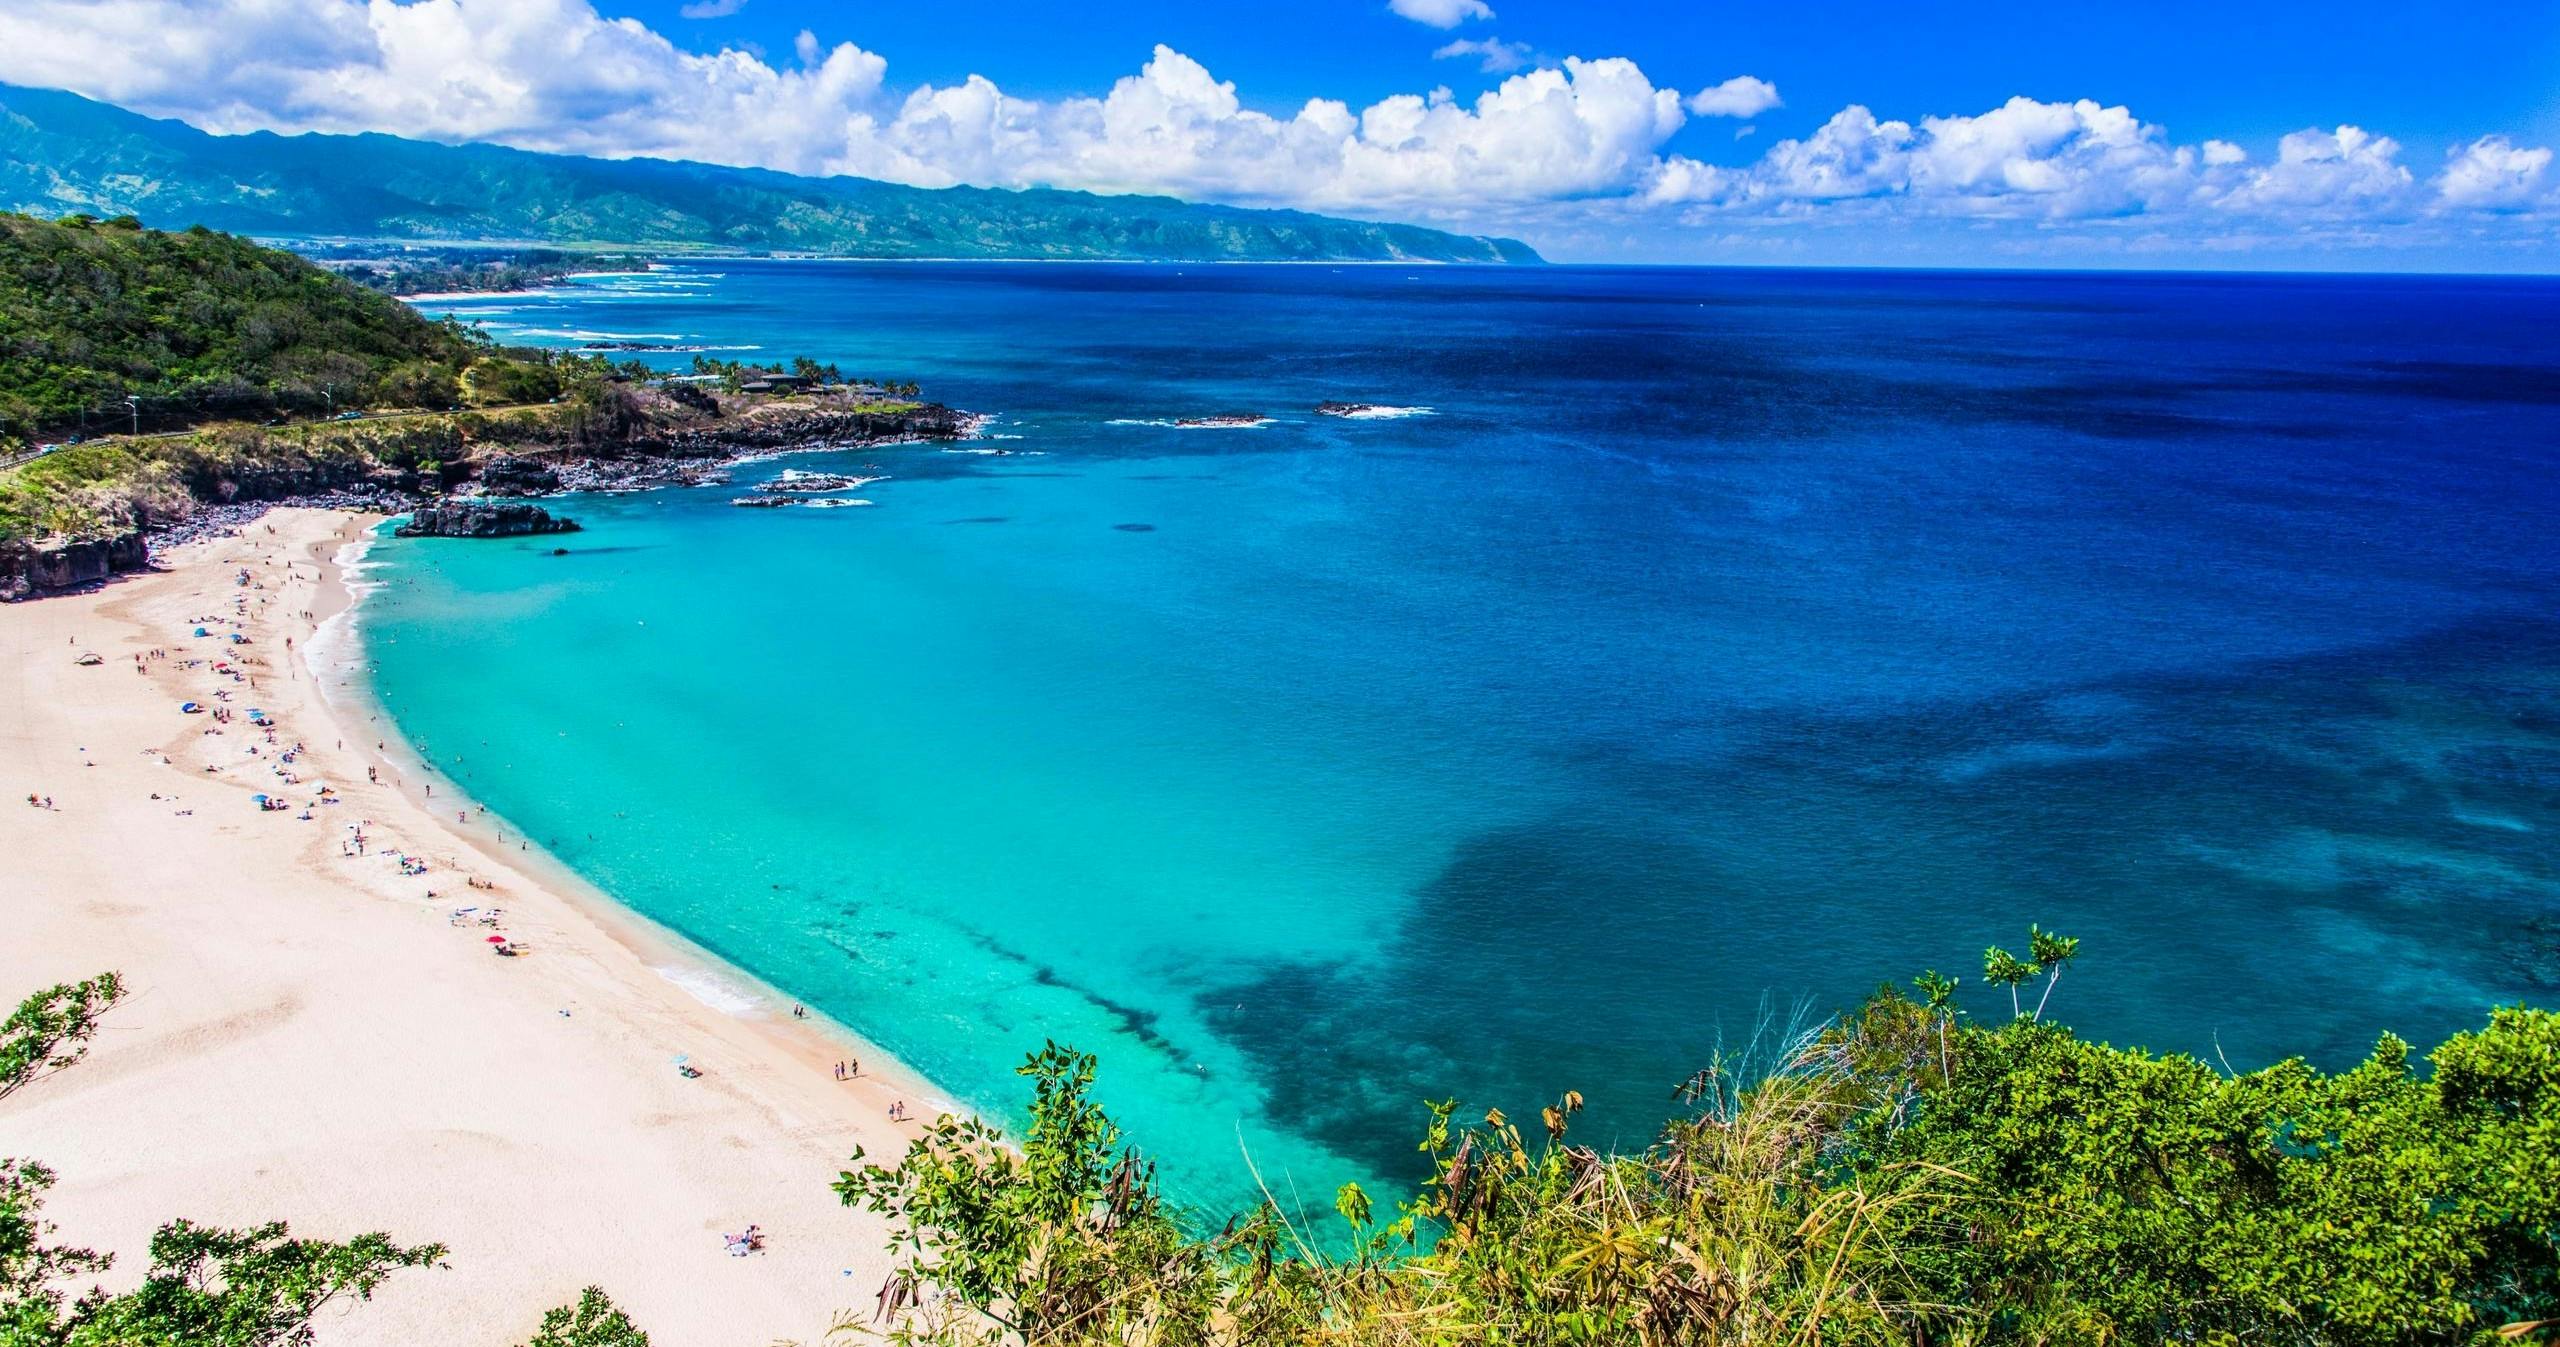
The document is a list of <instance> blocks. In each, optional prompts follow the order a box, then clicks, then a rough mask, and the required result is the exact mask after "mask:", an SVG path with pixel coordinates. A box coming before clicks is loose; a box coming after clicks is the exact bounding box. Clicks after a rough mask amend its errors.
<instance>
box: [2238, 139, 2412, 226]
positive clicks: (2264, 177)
mask: <svg viewBox="0 0 2560 1347" xmlns="http://www.w3.org/2000/svg"><path fill="white" fill-rule="evenodd" d="M2415 184H2416V179H2414V178H2412V177H2411V176H2410V174H2409V170H2408V169H2407V168H2406V167H2404V166H2402V165H2401V163H2400V143H2399V142H2398V141H2396V140H2393V139H2392V138H2390V137H2389V136H2377V135H2374V134H2372V133H2370V132H2368V131H2366V130H2364V129H2363V128H2362V127H2356V126H2341V127H2339V128H2338V129H2336V130H2334V131H2317V130H2313V131H2296V132H2294V133H2293V134H2291V135H2289V136H2286V137H2285V138H2284V139H2282V140H2280V141H2278V142H2276V159H2275V162H2274V163H2272V164H2269V165H2267V166H2266V167H2264V168H2260V169H2256V170H2254V171H2252V172H2250V173H2249V174H2248V176H2247V178H2246V179H2245V180H2244V181H2243V182H2242V183H2241V184H2240V185H2239V186H2238V187H2237V188H2235V189H2233V190H2232V191H2231V192H2230V193H2228V194H2227V195H2225V196H2224V197H2223V198H2222V200H2221V204H2223V205H2224V206H2226V207H2230V208H2233V209H2269V210H2285V209H2291V210H2295V211H2300V212H2307V213H2315V214H2319V215H2323V216H2330V215H2335V214H2338V213H2340V212H2347V211H2359V210H2362V211H2376V210H2379V211H2389V210H2394V209H2397V208H2399V207H2401V206H2404V205H2405V204H2407V203H2408V201H2409V199H2410V198H2411V197H2412V195H2413V188H2414V187H2415Z"/></svg>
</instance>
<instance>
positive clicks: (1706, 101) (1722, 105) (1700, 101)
mask: <svg viewBox="0 0 2560 1347" xmlns="http://www.w3.org/2000/svg"><path fill="white" fill-rule="evenodd" d="M1777 106H1778V86H1777V85H1774V84H1771V83H1770V82H1769V81H1767V80H1764V79H1760V78H1758V77H1757V76H1753V75H1736V76H1734V77H1733V78H1732V79H1729V80H1726V81H1725V82H1724V83H1722V84H1719V85H1715V86H1714V87H1712V88H1706V89H1700V90H1699V91H1697V92H1696V93H1694V94H1691V95H1689V110H1690V111H1691V112H1694V113H1696V114H1698V115H1699V116H1701V117H1757V116H1759V115H1760V114H1761V113H1764V112H1767V111H1768V110H1769V109H1771V108H1774V107H1777Z"/></svg>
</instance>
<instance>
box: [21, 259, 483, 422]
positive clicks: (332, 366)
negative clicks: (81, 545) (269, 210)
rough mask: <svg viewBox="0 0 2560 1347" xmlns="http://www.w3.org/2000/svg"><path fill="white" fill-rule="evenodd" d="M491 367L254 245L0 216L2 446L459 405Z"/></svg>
mask: <svg viewBox="0 0 2560 1347" xmlns="http://www.w3.org/2000/svg"><path fill="white" fill-rule="evenodd" d="M481 354H482V350H481V344H480V343H477V342H475V341H474V340H473V339H472V337H471V336H470V335H469V334H468V333H466V332H464V331H462V330H461V329H458V328H454V327H451V326H448V325H440V324H436V323H431V322H428V321H427V320H426V319H424V318H422V317H420V316H419V315H418V314H417V312H416V311H415V310H412V309H410V308H409V307H408V306H406V305H404V304H401V303H400V302H398V301H397V300H393V299H390V298H388V297H386V296H383V295H378V294H375V293H373V292H371V291H367V290H364V289H361V288H358V287H356V286H354V285H350V284H348V283H346V282H344V281H342V280H339V279H338V278H336V277H334V276H331V275H330V274H329V273H327V272H325V271H323V270H321V269H320V268H318V267H315V266H313V265H311V264H310V263H308V262H305V261H303V260H301V259H300V258H297V257H294V256H293V255H291V254H289V253H283V252H278V251H276V250H274V249H271V248H261V247H259V246H257V245H256V244H253V243H250V242H248V241H247V240H245V239H238V238H233V237H230V236H229V235H225V234H216V233H213V232H211V231H210V230H202V229H197V230H190V231H187V232H185V233H162V232H159V231H156V230H148V229H144V228H142V227H141V226H140V225H139V224H137V223H135V222H134V221H133V220H132V219H131V218H130V217H125V218H122V219H117V220H109V221H103V222H102V221H96V220H92V219H90V218H89V217H87V216H79V215H75V216H71V217H68V218H66V219H63V220H60V221H52V222H47V221H42V220H35V219H31V218H28V217H25V216H17V215H0V439H5V438H7V437H9V436H12V435H14V436H16V437H18V438H20V439H34V438H37V437H39V436H46V435H64V434H72V433H77V432H80V431H81V430H83V429H84V428H85V429H86V430H87V431H88V432H89V433H91V434H98V433H104V432H108V431H120V430H129V429H136V428H139V429H145V430H162V429H167V428H170V427H172V426H183V425H192V424H196V423H198V422H201V421H205V420H210V419H216V418H227V419H237V420H260V419H266V418H269V417H273V416H276V415H279V414H286V413H303V414H323V413H326V412H330V411H343V410H347V409H350V408H359V407H370V406H376V405H402V406H430V407H433V406H451V405H453V396H452V390H453V387H454V381H455V376H456V375H457V374H458V373H459V372H460V370H461V369H462V368H463V367H464V366H465V365H467V364H468V363H470V362H471V361H472V360H474V359H477V358H479V357H480V356H481Z"/></svg>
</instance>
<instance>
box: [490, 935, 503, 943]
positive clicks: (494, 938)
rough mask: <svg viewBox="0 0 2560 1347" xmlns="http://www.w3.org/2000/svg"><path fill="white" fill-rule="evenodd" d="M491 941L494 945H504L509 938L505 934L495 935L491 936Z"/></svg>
mask: <svg viewBox="0 0 2560 1347" xmlns="http://www.w3.org/2000/svg"><path fill="white" fill-rule="evenodd" d="M489 943H490V944H492V945H503V944H505V943H507V938H506V937H505V936H503V935H493V936H491V937H489Z"/></svg>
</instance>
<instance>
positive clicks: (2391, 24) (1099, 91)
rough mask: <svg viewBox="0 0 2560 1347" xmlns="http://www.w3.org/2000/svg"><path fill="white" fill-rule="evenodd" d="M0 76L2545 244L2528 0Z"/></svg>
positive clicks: (1043, 21)
mask: <svg viewBox="0 0 2560 1347" xmlns="http://www.w3.org/2000/svg"><path fill="white" fill-rule="evenodd" d="M0 79H5V80H9V81H13V82H19V83H33V84H54V85H61V86H64V87H70V88H73V89H75V90H77V91H79V92H82V93H86V94H90V95H92V96H95V97H102V98H106V99H109V100H110V101H114V102H118V103H122V104H124V105H126V106H130V107H135V108H137V109H139V110H142V111H146V112H152V113H155V114H159V115H170V116H178V117H182V118H185V119H187V120H189V121H192V122H195V123H196V124H198V125H202V126H205V127H207V128H208V129H212V130H217V131H242V130H251V129H274V130H282V131H288V132H290V131H299V130H322V131H350V130H385V131H392V132H395V133H398V134H404V135H412V136H419V137H424V138H431V139H443V140H487V141H494V142H498V143H504V144H515V145H522V146H525V147H528V148H536V149H547V150H560V151H565V152H571V153H584V154H600V155H611V156H622V155H658V156H665V157H682V158H700V159H711V160H716V161H721V162H735V163H751V164H758V165H762V166H767V167H775V168H782V169H785V170H788V171H794V172H805V173H852V174H859V175H863V176H874V177H884V178H891V179H895V180H899V181H906V182H914V183H918V184H922V185H946V184H950V183H964V182H965V183H972V184H979V185H987V186H1033V185H1041V186H1062V187H1076V188H1085V189H1090V190H1099V191H1155V192H1164V193H1168V194H1172V195H1179V196H1184V197H1188V198H1192V199H1203V200H1220V201H1230V202H1235V203H1238V204H1245V205H1274V206H1295V207H1303V208H1307V209H1313V210H1321V211H1326V212H1329V213H1337V214H1346V215H1356V216H1364V217H1369V218H1382V219H1406V220H1415V221H1419V222H1424V223H1431V224H1437V225H1442V226H1444V227H1449V228H1457V229H1463V230H1468V231H1471V232H1498V233H1505V234H1510V235H1513V236H1516V237H1521V238H1525V239H1527V240H1528V241H1530V242H1531V243H1533V244H1536V245H1537V246H1539V247H1540V248H1541V249H1542V250H1544V251H1545V252H1547V253H1548V254H1549V255H1550V256H1554V257H1558V258H1563V259H1585V260H1605V261H1699V262H1738V263H1760V262H1806V263H1851V264H1927V265H1949V264H1954V265H1974V264H1984V263H1989V264H1999V265H2065V266H2080V265H2095V266H2223V267H2234V266H2236V267H2322V268H2339V269H2355V268H2376V269H2403V268H2405V269H2465V270H2472V269H2476V270H2551V269H2553V264H2552V262H2551V261H2550V257H2551V254H2552V252H2553V248H2552V245H2553V244H2554V243H2555V242H2560V164H2555V163H2554V156H2553V154H2552V151H2551V148H2550V147H2551V146H2553V145H2554V144H2560V0H2532V2H2531V3H2512V4H2496V5H2485V4H2472V5H2447V6H2419V5H2411V4H2383V3H2376V2H2375V0H2329V2H2328V3H2322V4H2316V5H2315V4H2296V3H2246V2H2245V0H2243V2H2240V3H2234V2H2233V0H2223V2H2222V3H2216V4H2207V3H2198V2H2196V0H2155V3H2151V4H2148V5H2143V6H2101V5H2086V4H2078V5H2065V4H2053V3H2039V4H1994V3H1974V4H1968V5H1945V4H1926V3H1903V4H1892V5H1888V4H1880V3H1868V2H1865V0H1857V2H1854V3H1833V4H1824V5H1792V6H1787V5H1775V4H1766V3H1760V4H1749V5H1744V4H1727V3H1679V2H1677V0H1629V2H1625V3H1615V4H1599V3H1589V2H1588V0H1586V2H1585V3H1564V2H1563V0H1302V2H1301V3H1299V4H1296V5H1292V6H1286V7H1280V6H1239V5H1202V4H1198V3H1190V4H1176V3H1170V2H1169V0H1134V2H1133V3H1119V4H1085V5H1062V4H1057V3H1054V0H1047V2H1035V0H940V2H939V3H935V4H931V5H902V6H893V5H884V4H876V3H871V2H870V0H857V2H856V3H817V2H816V0H370V3H368V2H367V0H11V3H10V4H9V5H7V6H5V7H0Z"/></svg>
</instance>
